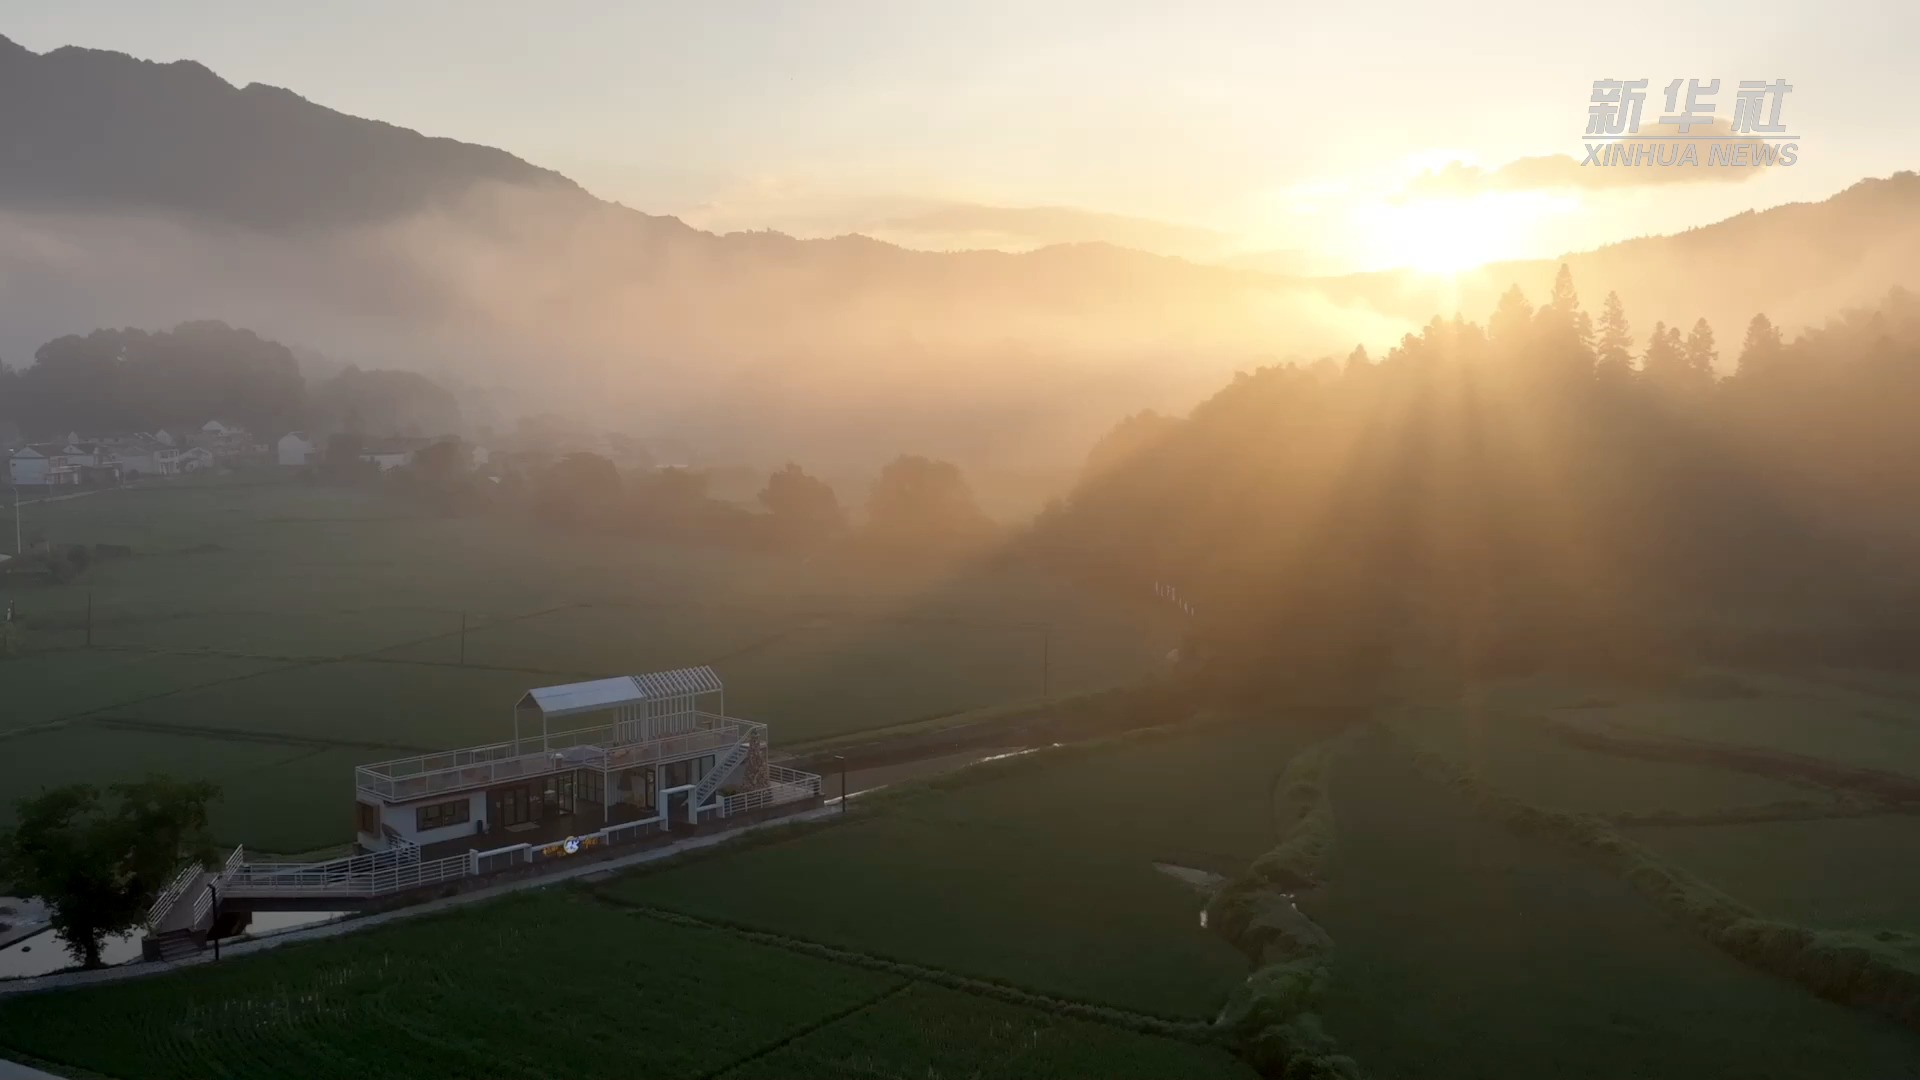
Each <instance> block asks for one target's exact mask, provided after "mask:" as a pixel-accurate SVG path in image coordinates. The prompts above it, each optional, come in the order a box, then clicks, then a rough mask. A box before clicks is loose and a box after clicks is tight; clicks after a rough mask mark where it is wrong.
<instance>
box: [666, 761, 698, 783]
mask: <svg viewBox="0 0 1920 1080" xmlns="http://www.w3.org/2000/svg"><path fill="white" fill-rule="evenodd" d="M664 771H665V772H666V774H667V775H666V777H665V779H664V780H663V783H665V785H666V786H667V787H681V786H683V785H685V784H691V783H693V781H692V779H690V778H691V777H692V776H693V762H691V761H674V762H669V763H668V764H667V767H666V769H665V770H664Z"/></svg>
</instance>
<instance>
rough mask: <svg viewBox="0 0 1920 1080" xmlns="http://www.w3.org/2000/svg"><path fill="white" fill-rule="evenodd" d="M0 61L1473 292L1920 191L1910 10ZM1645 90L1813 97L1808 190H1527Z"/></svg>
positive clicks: (1270, 8)
mask: <svg viewBox="0 0 1920 1080" xmlns="http://www.w3.org/2000/svg"><path fill="white" fill-rule="evenodd" d="M0 34H4V35H6V36H8V37H10V38H13V39H14V40H15V41H17V42H19V43H20V44H22V45H25V46H27V47H28V48H30V49H33V50H35V51H42V52H44V51H46V50H48V49H52V48H56V47H59V46H62V45H69V44H71V45H82V46H88V47H93V48H103V49H113V50H117V51H122V52H127V53H131V54H133V55H135V56H140V57H143V58H147V59H154V60H163V61H164V60H176V59H192V60H197V61H199V62H201V63H204V64H206V65H207V66H208V67H210V68H212V69H213V70H214V71H215V72H217V73H218V74H220V75H221V76H223V77H224V78H226V79H227V80H229V81H230V82H234V83H236V84H241V85H244V84H246V83H249V82H263V83H269V84H272V85H276V86H283V87H286V88H288V89H291V90H293V91H295V92H297V93H299V94H301V95H302V96H304V97H306V98H308V99H310V100H312V101H315V102H318V103H320V104H322V105H326V106H329V107H331V108H335V109H339V110H341V111H343V112H348V113H352V114H355V115H358V116H366V117H372V118H377V119H381V120H386V121H389V122H391V123H395V124H399V125H402V126H405V127H410V128H414V129H417V130H420V131H422V132H425V133H428V134H433V135H442V136H448V137H452V138H457V139H462V140H466V141H470V142H477V143H484V144H487V145H492V146H498V147H501V148H503V149H506V150H508V151H511V152H513V153H515V154H517V155H519V156H521V157H523V158H526V159H527V160H529V161H532V162H534V163H536V164H539V165H543V166H546V167H549V168H553V169H557V170H559V171H560V172H563V173H565V174H567V175H568V176H570V177H572V178H573V179H575V180H577V181H579V182H580V183H581V184H583V185H584V186H586V187H587V188H588V189H590V190H591V191H593V192H594V193H596V194H598V195H600V196H602V197H604V198H608V199H613V200H616V201H619V202H622V203H625V204H626V205H628V206H631V207H634V208H636V209H640V210H644V211H647V212H650V213H663V214H676V215H679V216H680V217H682V218H684V219H686V220H687V221H689V222H690V223H692V224H695V225H698V226H700V227H703V228H711V229H715V230H719V231H730V230H736V229H752V228H776V229H780V230H782V231H785V232H790V233H794V234H796V235H802V236H829V235H837V234H840V233H845V232H855V231H857V232H865V233H869V234H871V235H877V236H880V237H882V238H883V239H889V240H893V241H895V242H900V243H906V244H909V245H911V246H920V247H935V248H943V247H967V246H994V247H1007V248H1021V247H1031V246H1036V245H1038V244H1041V243H1046V242H1055V241H1061V240H1074V239H1109V240H1115V241H1118V242H1123V243H1129V244H1132V245H1134V246H1141V247H1146V248H1149V249H1152V250H1160V251H1163V252H1165V253H1169V254H1182V255H1187V256H1189V257H1203V258H1210V259H1222V260H1224V259H1230V258H1246V259H1250V260H1252V259H1255V257H1256V256H1257V257H1260V258H1261V259H1264V260H1265V261H1266V262H1267V263H1269V264H1272V265H1273V266H1274V267H1275V268H1280V269H1287V268H1298V269H1301V270H1303V271H1304V272H1319V271H1323V270H1345V269H1371V268H1379V267H1385V266H1392V265H1420V266H1431V268H1434V269H1444V268H1447V267H1449V266H1451V265H1455V264H1462V265H1464V264H1467V263H1471V262H1478V261H1484V260H1486V259H1497V258H1518V257H1528V258H1532V257H1550V256H1552V255H1555V254H1559V253H1561V252H1564V251H1571V250H1583V249H1586V248H1591V247H1595V246H1598V245H1600V244H1604V243H1609V242H1613V241H1616V240H1619V239H1624V238H1627V237H1630V236H1634V235H1641V234H1646V233H1659V232H1672V231H1677V230H1679V229H1683V228H1687V227H1691V226H1694V225H1700V224H1706V223H1708V222H1711V221H1715V220H1718V219H1720V218H1724V217H1727V216H1730V215H1732V214H1734V213H1738V212H1740V211H1742V210H1747V209H1756V208H1763V207H1767V206H1774V205H1778V204H1780V203H1784V202H1794V201H1803V200H1812V199H1820V198H1825V197H1827V196H1829V195H1831V194H1833V193H1834V192H1836V191H1838V190H1840V189H1842V188H1844V187H1846V186H1848V185H1849V184H1851V183H1853V182H1855V181H1857V180H1859V179H1860V178H1862V177H1864V176H1872V175H1880V176H1884V175H1887V174H1889V173H1891V172H1894V171H1897V170H1901V169H1910V168H1915V167H1920V122H1916V120H1915V118H1914V117H1913V116H1912V115H1911V114H1910V109H1909V105H1908V104H1907V102H1908V99H1909V98H1910V96H1911V93H1912V85H1911V81H1910V79H1909V78H1908V76H1907V75H1906V74H1905V73H1906V72H1907V71H1908V70H1910V67H1909V65H1908V62H1907V61H1908V56H1907V50H1909V49H1910V48H1911V43H1912V42H1913V41H1915V40H1920V4H1913V3H1911V2H1910V0H1878V2H1873V0H1825V2H1818V3H1814V2H1796V3H1784V2H1778V0H1739V2H1733V0H1694V2H1692V3H1689V4H1686V5H1674V4H1671V3H1669V2H1665V0H1661V2H1652V0H1616V2H1612V3H1608V4H1604V5H1565V4H1560V5H1556V4H1546V3H1538V2H1537V0H1536V2H1534V3H1524V4H1523V3H1511V2H1507V0H1495V2H1485V3H1469V4H1457V5H1434V4H1430V3H1427V2H1425V0H1374V2H1372V3H1368V4H1352V5H1328V4H1323V3H1315V4H1311V5H1308V4H1296V3H1288V2H1285V0H1263V2H1233V3H1222V2H1216V3H1204V2H1201V3H1180V4H1173V3H1161V4H1140V3H1131V2H1126V0H1099V2H1085V0H1051V2H1049V0H1016V2H1006V0H961V2H955V0H947V2H945V3H938V4H936V3H928V2H922V0H805V2H801V3H784V2H770V0H769V2H747V0H738V2H717V3H709V4H685V3H675V4H657V3H641V2H626V3H586V2H581V0H545V2H542V3H539V4H525V3H512V4H506V3H492V2H487V0H467V2H464V3H454V2H441V0H413V2H409V0H386V2H368V0H331V2H329V3H327V4H303V5H299V6H295V5H291V4H284V3H273V2H264V0H241V2H230V0H172V2H170V3H167V4H163V5H162V4H152V3H148V2H146V0H62V2H61V3H59V4H47V3H42V2H29V0H0ZM1635 78H1645V79H1647V80H1648V81H1649V86H1650V89H1649V91H1648V95H1647V101H1646V105H1645V113H1644V118H1645V119H1646V120H1647V121H1648V122H1652V121H1653V120H1655V119H1656V118H1657V117H1658V115H1659V114H1660V113H1661V112H1664V111H1665V110H1664V101H1663V93H1662V92H1663V90H1664V87H1665V86H1666V84H1667V83H1668V82H1670V81H1671V80H1673V79H1676V78H1678V79H1692V78H1699V79H1702V80H1706V79H1714V78H1718V79H1720V80H1721V87H1722V89H1721V93H1720V94H1719V95H1718V96H1717V97H1716V98H1715V99H1713V104H1714V105H1715V106H1716V107H1717V114H1718V116H1719V117H1720V118H1721V119H1722V120H1725V119H1727V118H1728V117H1729V116H1730V113H1731V109H1732V98H1733V96H1734V94H1733V87H1734V85H1735V84H1736V83H1737V82H1738V81H1740V80H1744V79H1753V80H1765V81H1769V82H1770V81H1772V80H1775V79H1782V78H1784V79H1785V80H1787V82H1788V83H1790V84H1791V85H1792V86H1793V90H1792V92H1791V93H1790V94H1788V95H1787V96H1786V98H1785V99H1784V102H1783V111H1782V114H1781V119H1782V122H1783V123H1784V125H1785V126H1786V128H1787V129H1788V130H1789V131H1790V132H1791V133H1794V134H1797V135H1799V136H1800V139H1799V142H1798V144H1797V145H1798V150H1799V160H1798V161H1797V162H1796V163H1795V164H1794V165H1793V166H1792V167H1790V168H1787V167H1774V168H1770V169H1731V170H1706V171H1701V172H1700V173H1697V174H1696V175H1697V176H1699V177H1700V178H1697V179H1696V178H1692V177H1689V178H1688V179H1686V180H1684V181H1672V180H1671V174H1666V175H1663V176H1661V177H1660V179H1659V182H1655V181H1654V180H1651V179H1650V180H1648V181H1646V182H1641V181H1639V180H1637V179H1633V180H1631V182H1625V181H1622V180H1621V179H1619V178H1618V174H1617V173H1616V174H1614V175H1613V176H1609V177H1605V178H1602V177H1601V176H1599V174H1601V173H1603V172H1605V171H1606V170H1599V169H1579V168H1574V169H1571V170H1569V169H1558V170H1553V169H1549V170H1544V171H1545V172H1547V173H1551V174H1552V175H1554V176H1556V177H1558V178H1559V179H1557V180H1555V181H1553V182H1551V183H1543V182H1538V176H1539V174H1540V173H1542V171H1543V170H1540V169H1524V168H1523V169H1518V170H1510V171H1508V172H1505V173H1503V172H1501V171H1500V170H1501V169H1502V168H1503V167H1506V166H1509V165H1510V164H1511V163H1513V162H1515V161H1519V160H1522V159H1529V158H1540V157H1548V156H1553V155H1566V156H1567V157H1569V158H1570V159H1573V163H1577V161H1578V159H1580V158H1581V157H1583V156H1584V154H1583V151H1582V149H1581V146H1582V135H1583V134H1584V132H1585V130H1586V124H1587V119H1588V107H1589V100H1590V97H1591V95H1592V92H1593V83H1594V81H1595V80H1597V79H1635ZM1452 163H1465V166H1466V167H1462V168H1453V169H1451V170H1448V169H1447V167H1448V166H1449V164H1452ZM1440 170H1446V171H1444V172H1442V171H1440ZM1476 170H1477V171H1476ZM1639 172H1641V173H1645V174H1648V175H1652V174H1653V173H1656V172H1658V170H1639ZM1428 173H1433V174H1435V175H1423V174H1428ZM1709 173H1710V174H1711V175H1708V174H1709ZM1529 176H1532V177H1535V179H1534V180H1528V179H1526V178H1527V177H1529ZM1010 210H1017V211H1020V212H1018V213H1009V212H1007V211H1010ZM1273 253H1280V254H1273Z"/></svg>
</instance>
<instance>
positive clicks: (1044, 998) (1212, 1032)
mask: <svg viewBox="0 0 1920 1080" xmlns="http://www.w3.org/2000/svg"><path fill="white" fill-rule="evenodd" d="M587 891H588V892H589V893H590V894H591V895H592V896H593V897H594V898H595V899H596V900H599V901H600V902H601V903H604V904H606V905H608V906H609V907H615V908H619V909H621V910H623V911H628V912H631V913H632V914H634V915H636V916H639V917H643V918H649V919H658V920H660V921H662V922H666V923H672V924H674V925H676V926H692V927H699V928H701V929H706V930H717V931H720V932H722V933H726V934H730V935H732V936H734V937H738V938H741V939H743V940H746V941H752V942H755V943H757V944H761V945H770V946H773V947H775V948H779V949H785V950H787V951H788V952H794V953H799V954H801V955H803V956H812V957H815V958H818V959H822V960H832V961H835V962H837V963H842V964H847V965H850V966H853V967H861V968H866V969H868V970H870V971H879V972H885V973H887V974H892V975H899V976H902V977H904V978H906V979H908V980H909V981H910V982H911V981H919V982H925V983H932V984H934V985H936V986H943V987H946V988H947V989H949V990H958V991H960V992H962V993H967V994H973V995H975V996H977V997H987V998H993V999H996V1000H999V1001H1004V1002H1007V1003H1009V1004H1012V1005H1019V1006H1023V1007H1025V1008H1029V1009H1036V1010H1039V1011H1041V1012H1045V1013H1051V1014H1054V1015H1056V1016H1069V1017H1073V1018H1074V1019H1078V1020H1090V1021H1093V1022H1095V1023H1100V1024H1106V1025H1109V1026H1111V1027H1119V1028H1125V1029H1127V1030H1129V1031H1137V1032H1142V1033H1145V1034H1149V1035H1160V1036H1164V1037H1167V1038H1173V1039H1180V1040H1182V1041H1185V1042H1192V1043H1200V1044H1203V1045H1208V1046H1218V1045H1223V1044H1224V1040H1223V1039H1222V1037H1221V1035H1220V1032H1219V1029H1217V1028H1216V1027H1215V1026H1214V1025H1213V1024H1212V1023H1211V1022H1209V1021H1206V1020H1174V1019H1170V1018H1168V1017H1164V1016H1154V1015H1152V1014H1150V1013H1142V1012H1135V1011H1133V1010H1131V1009H1123V1008H1120V1007H1118V1006H1113V1005H1101V1004H1096V1003H1094V1002H1090V1001H1080V1000H1077V999H1074V998H1063V997H1059V996H1056V995H1053V994H1044V993H1040V992H1039V991H1036V990H1029V989H1027V988H1025V987H1022V986H1018V985H1015V984H1013V983H1009V982H1002V981H999V980H995V979H983V978H979V977H977V976H973V975H962V974H960V973H959V972H955V971H949V970H947V969H945V968H936V967H929V966H927V965H925V964H916V963H912V962H910V961H905V960H895V959H893V958H891V957H886V956H880V955H877V954H874V953H868V952H862V951H860V950H858V949H850V948H846V947H845V946H840V945H828V944H825V943H823V942H819V941H812V940H809V939H807V938H799V937H793V936H792V935H789V934H780V933H775V932H773V931H770V930H761V929H758V928H755V927H752V926H745V925H742V924H740V923H735V922H728V921H725V920H719V919H711V918H707V917H704V916H700V915H692V914H689V913H687V912H684V911H675V910H673V909H671V908H661V907H654V906H652V905H648V904H635V903H630V902H628V901H625V900H621V899H620V898H618V897H616V896H613V895H611V894H609V893H607V892H605V891H603V890H600V889H596V888H592V887H589V888H588V890H587Z"/></svg>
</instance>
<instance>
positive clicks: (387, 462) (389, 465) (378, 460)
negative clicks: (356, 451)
mask: <svg viewBox="0 0 1920 1080" xmlns="http://www.w3.org/2000/svg"><path fill="white" fill-rule="evenodd" d="M360 460H362V461H370V462H372V463H373V464H375V465H378V466H380V471H381V472H391V471H392V470H394V469H398V468H403V467H405V466H408V465H411V464H413V454H412V453H411V452H409V453H404V454H400V453H395V454H362V455H360Z"/></svg>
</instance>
